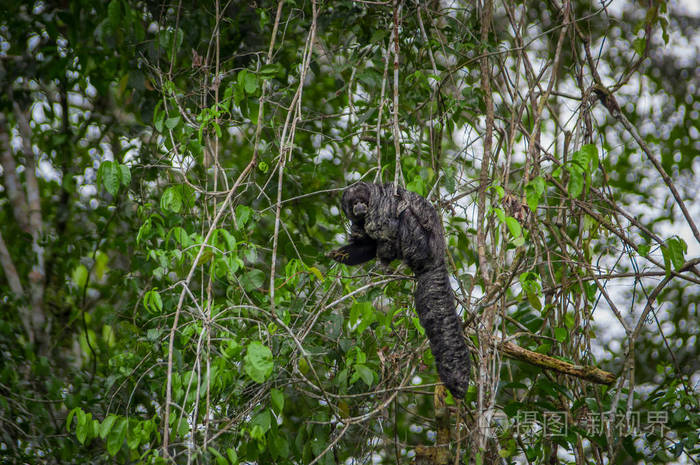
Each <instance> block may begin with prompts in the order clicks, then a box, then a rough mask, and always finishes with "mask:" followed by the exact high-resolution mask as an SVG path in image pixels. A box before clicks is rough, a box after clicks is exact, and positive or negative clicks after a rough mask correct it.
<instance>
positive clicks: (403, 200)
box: [329, 182, 470, 398]
mask: <svg viewBox="0 0 700 465" xmlns="http://www.w3.org/2000/svg"><path fill="white" fill-rule="evenodd" d="M342 207H343V211H344V212H345V215H346V216H347V217H348V219H349V220H350V222H351V228H350V244H349V245H346V246H344V247H341V248H339V249H336V250H334V251H332V252H331V253H330V254H329V255H330V257H331V258H333V259H334V260H336V261H338V262H340V263H344V264H346V265H359V264H360V263H364V262H367V261H369V260H371V259H373V258H375V257H376V258H378V259H379V260H380V261H381V263H382V264H383V265H388V264H389V263H390V262H391V261H392V260H395V259H400V260H403V261H404V262H405V263H406V264H407V265H408V266H409V267H410V268H411V270H412V271H413V273H414V274H415V275H416V279H417V281H418V284H417V285H416V290H415V293H414V295H413V297H414V300H415V305H416V311H417V312H418V317H419V318H420V322H421V325H423V328H425V332H426V334H427V335H428V340H429V341H430V348H431V350H432V352H433V355H434V357H435V364H436V365H437V370H438V374H439V375H440V379H441V380H442V382H443V383H445V385H446V386H447V388H448V389H449V390H450V392H452V395H453V396H455V397H456V398H462V397H464V394H465V393H466V392H467V386H468V384H469V362H470V360H469V350H468V349H467V345H466V343H465V342H464V336H463V334H462V324H461V321H460V319H459V317H458V316H457V312H456V311H455V301H454V296H453V295H452V288H451V287H450V279H449V274H448V273H447V267H446V266H445V238H444V236H443V233H442V224H441V222H440V217H439V215H438V213H437V212H436V211H435V209H434V208H433V206H432V205H430V203H429V202H428V201H427V200H426V199H424V198H423V197H421V196H420V195H418V194H415V193H413V192H410V191H407V190H405V189H402V188H400V187H399V188H398V189H396V190H395V189H394V185H393V184H384V185H379V184H370V183H365V182H360V183H357V184H355V185H353V186H352V187H350V188H348V189H347V190H346V191H345V192H344V193H343V200H342Z"/></svg>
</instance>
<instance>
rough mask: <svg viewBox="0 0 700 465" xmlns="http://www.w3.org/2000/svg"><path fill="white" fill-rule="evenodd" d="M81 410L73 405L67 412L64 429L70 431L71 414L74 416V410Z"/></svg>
mask: <svg viewBox="0 0 700 465" xmlns="http://www.w3.org/2000/svg"><path fill="white" fill-rule="evenodd" d="M79 411H82V409H81V408H80V407H75V408H74V409H73V410H71V411H70V412H68V416H67V417H66V430H67V431H68V432H69V433H70V426H71V423H72V422H73V416H75V414H76V412H79Z"/></svg>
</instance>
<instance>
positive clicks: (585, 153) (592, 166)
mask: <svg viewBox="0 0 700 465" xmlns="http://www.w3.org/2000/svg"><path fill="white" fill-rule="evenodd" d="M579 152H580V153H581V156H582V158H583V159H584V160H585V166H584V168H585V170H586V172H588V173H592V172H593V171H595V170H597V169H598V147H596V146H595V145H593V144H585V145H583V146H582V147H581V149H580V150H579Z"/></svg>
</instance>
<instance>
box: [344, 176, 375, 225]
mask: <svg viewBox="0 0 700 465" xmlns="http://www.w3.org/2000/svg"><path fill="white" fill-rule="evenodd" d="M369 196H370V189H369V185H368V184H367V183H366V182H358V183H357V184H355V185H353V186H352V187H349V188H348V189H346V190H345V192H344V193H343V200H342V202H341V203H342V206H343V212H345V216H347V217H348V219H349V220H350V221H352V222H353V223H355V224H358V225H361V224H364V222H365V215H366V214H367V210H368V208H369Z"/></svg>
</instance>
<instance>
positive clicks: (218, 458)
mask: <svg viewBox="0 0 700 465" xmlns="http://www.w3.org/2000/svg"><path fill="white" fill-rule="evenodd" d="M208 449H209V452H210V453H211V455H213V456H214V457H216V463H217V464H218V465H228V462H227V461H226V457H224V456H223V455H221V454H220V453H219V451H218V450H216V449H214V448H213V447H209V448H208Z"/></svg>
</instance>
